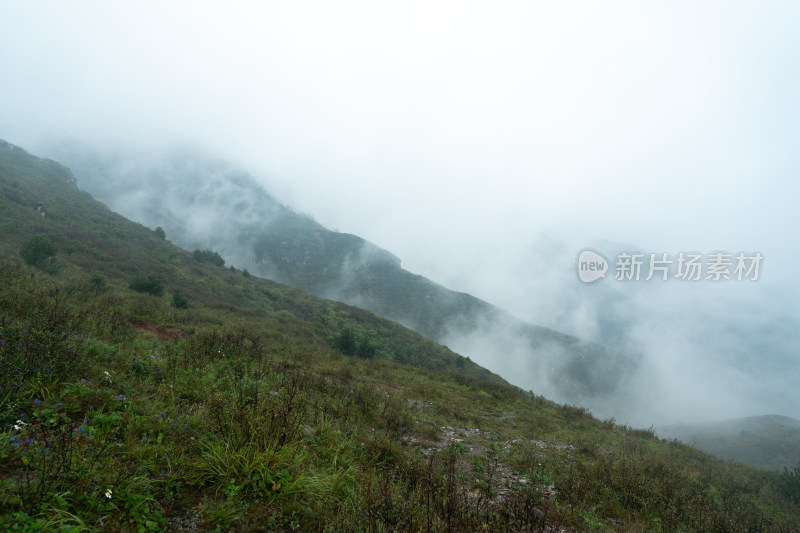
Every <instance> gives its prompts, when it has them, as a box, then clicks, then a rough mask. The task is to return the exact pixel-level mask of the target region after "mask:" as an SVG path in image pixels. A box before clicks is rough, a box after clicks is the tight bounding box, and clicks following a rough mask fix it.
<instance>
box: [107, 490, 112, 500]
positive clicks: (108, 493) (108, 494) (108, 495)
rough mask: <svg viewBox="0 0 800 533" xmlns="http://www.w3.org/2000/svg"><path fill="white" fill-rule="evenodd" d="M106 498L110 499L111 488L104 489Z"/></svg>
mask: <svg viewBox="0 0 800 533" xmlns="http://www.w3.org/2000/svg"><path fill="white" fill-rule="evenodd" d="M106 498H108V499H109V500H110V499H111V489H106Z"/></svg>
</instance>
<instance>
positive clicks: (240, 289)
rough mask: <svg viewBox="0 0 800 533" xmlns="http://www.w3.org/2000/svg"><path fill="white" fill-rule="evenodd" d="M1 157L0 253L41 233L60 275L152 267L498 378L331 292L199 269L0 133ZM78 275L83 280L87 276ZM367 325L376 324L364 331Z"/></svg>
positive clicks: (208, 298)
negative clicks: (314, 293) (55, 254)
mask: <svg viewBox="0 0 800 533" xmlns="http://www.w3.org/2000/svg"><path fill="white" fill-rule="evenodd" d="M0 165H2V167H0V178H2V181H0V211H2V213H3V219H2V220H0V232H2V236H3V239H2V241H0V252H2V254H3V255H4V256H5V257H12V256H15V255H16V254H17V250H18V249H19V247H20V245H21V243H22V242H23V237H24V236H25V235H31V234H42V235H46V236H47V237H48V238H49V239H51V240H52V241H53V242H55V243H56V245H57V248H58V249H59V251H60V253H59V257H60V261H59V263H58V267H59V268H60V269H61V270H63V271H64V274H65V275H67V276H69V275H70V274H73V273H75V272H76V271H78V270H80V269H82V270H88V271H90V272H92V273H93V274H94V275H96V276H100V277H102V278H103V279H104V281H103V283H104V284H109V285H112V286H115V287H119V286H126V285H127V284H128V283H129V282H130V280H131V279H132V278H133V277H135V276H137V275H142V274H147V275H154V276H157V277H158V278H159V279H160V280H161V282H162V283H163V285H164V286H165V287H166V289H167V291H168V292H172V293H174V291H176V290H179V291H181V293H182V294H184V295H186V296H188V297H189V299H190V300H191V301H195V302H198V303H203V304H205V305H208V306H211V307H216V308H230V307H231V306H232V305H235V306H236V307H238V308H243V309H252V310H258V311H265V310H268V311H269V312H271V313H273V314H276V315H278V316H281V317H290V318H296V319H299V320H300V321H303V322H313V324H314V327H315V328H316V329H318V330H319V334H322V335H328V336H331V337H335V336H336V335H337V334H339V333H341V331H342V330H343V329H350V330H352V331H353V332H354V333H355V336H356V341H366V342H367V343H368V344H369V345H370V346H371V347H372V348H374V355H375V356H377V357H379V358H382V359H387V360H399V361H401V362H408V363H411V364H416V365H420V366H424V367H426V368H430V369H435V370H452V371H454V372H458V373H463V374H465V375H469V376H473V377H477V378H480V379H488V380H492V381H502V379H501V378H500V377H499V376H496V375H494V374H492V373H491V372H489V371H487V370H485V369H483V368H481V367H479V366H478V365H476V364H475V363H473V362H471V361H467V360H466V359H464V358H463V357H460V356H458V355H457V354H455V353H453V352H451V351H450V350H447V349H446V348H444V347H442V346H439V345H436V344H435V343H433V342H431V341H429V340H427V339H425V338H423V337H420V336H419V335H415V334H412V333H411V332H410V331H408V330H406V329H404V328H402V327H400V326H399V325H398V324H396V323H394V322H391V321H389V320H385V319H380V318H378V317H375V316H373V315H370V314H369V313H365V312H363V311H361V310H359V309H355V308H351V307H349V306H347V305H343V304H339V303H337V302H333V301H328V300H325V301H321V300H319V299H316V298H310V297H309V296H308V295H307V294H306V293H303V292H300V291H297V290H291V289H289V288H288V287H285V286H280V285H279V284H277V283H274V282H270V281H268V280H264V279H257V278H253V277H252V276H250V275H249V274H247V273H243V272H241V271H237V270H236V269H234V268H233V267H231V268H229V269H223V268H218V269H214V270H212V271H211V272H207V271H202V270H200V267H201V266H202V265H201V264H200V263H198V262H197V261H196V260H194V259H193V258H192V255H191V254H189V253H187V252H185V251H183V250H180V249H179V248H177V247H175V246H174V245H173V244H171V243H169V242H167V241H165V240H163V239H161V238H159V237H158V236H157V235H156V234H155V233H154V232H153V231H152V230H150V229H148V228H146V227H144V226H141V225H139V224H133V223H131V222H130V221H128V220H127V219H125V218H124V217H122V216H120V215H118V214H116V213H114V212H112V211H110V210H109V209H108V208H107V207H106V206H105V205H103V204H101V203H99V202H97V201H95V200H94V199H93V198H92V197H91V196H90V195H89V194H88V193H86V192H83V191H80V190H79V189H78V188H77V185H76V180H75V178H74V176H73V174H72V172H71V171H70V170H69V169H68V168H66V167H64V166H62V165H60V164H58V163H56V162H54V161H51V160H48V159H41V158H36V157H34V156H31V155H30V154H28V153H27V152H25V151H24V150H22V149H21V148H18V147H15V146H14V145H11V144H9V143H6V142H3V141H0ZM30 177H35V178H36V179H35V180H29V178H30ZM76 283H77V284H78V285H85V284H86V281H85V280H84V281H81V282H78V281H76ZM209 287H213V290H209ZM73 290H81V289H80V287H73ZM320 326H324V327H320ZM367 329H369V330H371V331H373V332H374V331H379V332H380V333H381V334H380V335H373V334H368V333H367V332H366V330H367ZM411 347H413V349H412V348H411ZM371 355H372V354H371Z"/></svg>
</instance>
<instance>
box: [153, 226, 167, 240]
mask: <svg viewBox="0 0 800 533" xmlns="http://www.w3.org/2000/svg"><path fill="white" fill-rule="evenodd" d="M153 232H154V233H155V234H156V235H158V237H159V238H160V239H166V238H167V232H166V231H164V228H162V227H161V226H158V227H157V228H156V229H154V230H153Z"/></svg>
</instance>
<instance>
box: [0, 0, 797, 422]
mask: <svg viewBox="0 0 800 533" xmlns="http://www.w3.org/2000/svg"><path fill="white" fill-rule="evenodd" d="M799 15H800V5H798V4H796V3H792V2H769V1H767V2H759V3H758V4H755V3H752V2H705V3H698V2H671V3H669V4H658V5H656V4H649V5H644V4H642V3H641V2H632V1H631V2H602V3H600V2H574V3H573V2H571V3H553V2H491V3H489V2H461V1H459V2H455V1H453V2H444V1H425V2H402V3H393V4H388V3H383V2H366V1H364V2H268V3H266V2H265V3H256V2H225V3H219V2H197V1H193V2H154V1H153V2H137V3H135V4H133V3H131V4H126V5H124V6H123V5H121V4H119V3H109V2H101V1H94V2H88V1H77V2H69V3H65V2H55V1H53V2H40V1H26V2H16V1H10V0H0V72H1V73H2V84H1V85H0V96H1V97H0V138H2V139H5V140H7V141H10V142H12V143H15V144H18V145H20V146H23V147H25V148H26V149H28V150H30V151H31V152H33V153H37V152H38V153H45V154H48V153H55V150H53V148H52V147H53V146H58V145H59V143H61V142H62V141H63V140H64V139H69V140H70V141H71V142H77V143H82V144H83V145H86V146H91V147H92V148H93V149H95V150H97V151H98V152H100V153H103V152H104V151H108V153H125V154H131V157H133V156H146V157H155V156H152V155H151V154H153V153H162V152H163V151H165V150H168V149H170V147H173V146H175V145H180V146H187V145H188V146H192V147H193V149H199V150H202V151H206V152H208V153H209V154H212V155H213V156H215V157H221V158H224V159H226V160H228V161H232V162H235V164H236V165H237V166H238V167H240V168H242V169H243V170H246V171H247V172H249V173H250V174H252V175H253V176H255V177H257V178H258V179H260V180H262V182H263V183H264V185H265V187H266V188H267V189H268V192H269V193H270V194H272V195H273V196H274V197H275V198H277V199H278V200H279V201H281V202H283V203H285V204H288V205H290V206H292V207H293V208H295V209H297V210H298V211H301V212H305V213H309V214H311V215H313V217H314V218H315V219H316V220H317V221H319V222H320V223H322V224H324V225H326V226H328V227H330V228H334V229H337V230H339V231H343V232H348V233H354V234H357V235H359V236H361V237H364V238H366V239H368V240H369V241H371V242H374V243H376V244H378V245H380V246H381V247H383V248H385V249H387V250H389V251H390V252H392V253H393V254H395V255H396V256H398V257H399V258H401V259H402V261H403V266H404V268H406V269H408V270H410V271H412V272H416V273H419V274H422V275H424V276H427V277H429V278H431V279H433V280H434V281H436V282H438V283H441V284H443V285H445V286H447V287H449V288H451V289H455V290H459V291H464V292H468V293H471V294H473V295H475V296H477V297H480V298H482V299H484V300H487V301H489V302H491V303H492V304H495V305H497V306H498V307H501V308H504V309H506V310H508V311H509V312H511V313H512V314H513V315H515V316H517V317H519V318H521V319H523V320H527V321H530V322H532V323H535V324H540V325H543V326H547V327H552V328H555V329H557V330H559V331H563V332H567V333H570V334H574V335H576V336H579V337H581V338H585V339H588V340H593V341H598V342H602V343H604V344H607V345H609V346H613V347H616V348H619V349H621V350H624V351H626V352H628V353H635V354H637V355H639V356H640V357H641V360H642V361H643V365H644V366H643V368H644V369H645V371H643V372H642V373H641V375H640V376H638V377H637V382H636V383H635V384H632V387H633V388H635V389H639V394H638V395H637V397H638V398H640V399H641V401H639V402H638V403H637V405H636V406H635V407H636V409H633V408H631V409H630V410H628V411H627V412H624V413H623V412H619V413H617V412H615V410H616V409H618V405H616V406H610V407H608V408H607V409H606V408H604V406H598V407H597V409H596V410H597V411H598V413H600V414H602V415H603V416H611V415H617V419H619V420H626V421H631V422H635V423H637V424H645V425H649V423H655V424H661V423H672V422H677V421H699V420H705V419H718V418H731V417H737V416H746V415H758V414H767V413H777V414H783V415H788V416H793V417H795V418H800V392H798V388H797V387H796V385H795V384H796V383H797V380H798V379H800V354H798V349H797V346H798V345H800V344H798V341H800V310H799V309H798V296H800V291H799V290H798V288H797V284H796V281H795V280H796V275H795V271H796V269H797V265H798V264H800V263H798V261H800V253H799V252H798V247H797V244H796V238H795V236H796V234H797V231H798V230H799V229H800V210H798V209H797V205H796V204H797V202H798V199H800V181H798V180H797V179H796V177H797V176H798V174H799V173H800V157H798V156H797V146H798V145H800V131H799V130H800V100H798V98H797V94H800V74H798V73H800V54H797V53H796V51H797V50H800V34H798V33H797V31H796V21H797V20H800V19H799V18H798V16H799ZM131 194H132V195H135V193H131ZM132 198H133V196H132ZM197 223H198V227H199V225H202V224H208V218H207V217H199V218H198V221H197ZM586 248H591V249H593V250H597V251H598V252H600V253H601V254H602V255H604V257H605V258H606V259H607V260H608V261H609V263H610V269H609V271H608V273H607V275H606V278H605V279H602V280H598V281H596V282H594V283H590V284H585V283H583V282H581V281H580V279H579V278H578V272H577V258H578V254H579V253H580V252H581V251H582V250H584V249H586ZM625 251H628V252H630V251H641V252H644V253H646V254H649V253H656V254H658V255H660V254H662V253H667V254H669V256H670V257H671V258H672V259H675V258H676V257H677V256H678V254H680V253H681V252H685V253H689V252H699V253H701V254H704V255H707V254H711V253H713V252H717V251H723V252H728V253H731V254H734V255H735V254H738V253H739V252H745V253H746V254H754V253H756V252H758V253H760V254H761V255H762V256H763V262H762V263H761V266H760V272H759V279H758V280H757V281H750V280H744V281H741V282H740V281H735V280H731V281H719V282H714V281H711V280H705V279H702V280H699V281H681V280H679V279H675V278H674V276H672V275H671V277H670V279H669V280H668V281H660V280H658V279H656V280H650V281H643V280H640V281H618V280H616V279H614V276H615V267H614V261H615V259H616V256H617V254H619V253H620V252H625ZM734 261H735V260H734ZM671 274H674V272H672V273H671ZM644 277H646V272H645V273H644V275H643V276H642V278H644ZM703 277H705V276H703ZM452 337H453V338H452V339H450V342H448V344H449V345H450V346H451V347H452V348H454V349H457V350H459V351H462V352H464V353H466V354H469V355H470V356H471V357H472V358H473V359H474V360H476V361H478V362H479V363H481V364H483V365H484V366H487V367H488V368H490V369H492V370H495V371H497V372H499V373H501V375H503V376H504V377H506V378H507V379H509V380H510V381H512V382H514V383H516V384H518V385H520V386H523V387H524V388H526V389H528V388H535V389H536V391H537V392H539V391H545V392H547V384H546V383H541V382H539V381H537V379H536V376H537V374H538V372H537V369H536V367H535V363H532V362H530V361H528V360H524V358H522V357H521V356H518V355H517V354H521V353H522V352H521V351H520V350H518V349H517V344H516V343H517V342H521V341H518V340H517V339H514V338H510V337H505V338H502V339H491V338H487V337H486V336H484V335H481V332H480V331H474V332H471V333H469V334H466V333H465V332H454V334H453V335H452ZM619 403H620V402H617V404H619Z"/></svg>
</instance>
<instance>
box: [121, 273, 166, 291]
mask: <svg viewBox="0 0 800 533" xmlns="http://www.w3.org/2000/svg"><path fill="white" fill-rule="evenodd" d="M129 287H130V288H131V289H132V290H134V291H136V292H141V293H145V294H152V295H153V296H161V295H163V294H164V284H163V283H162V282H161V279H160V278H159V277H158V276H154V275H152V274H151V275H149V276H144V275H138V276H135V277H134V278H133V279H131V282H130V284H129Z"/></svg>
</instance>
